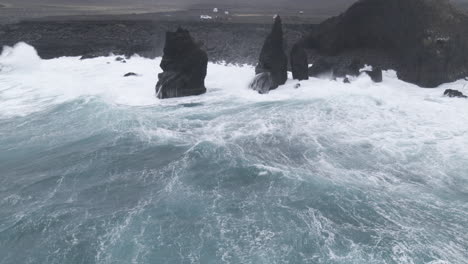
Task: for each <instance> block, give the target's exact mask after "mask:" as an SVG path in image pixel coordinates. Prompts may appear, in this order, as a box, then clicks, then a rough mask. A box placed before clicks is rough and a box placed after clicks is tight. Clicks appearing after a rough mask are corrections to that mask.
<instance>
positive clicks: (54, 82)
mask: <svg viewBox="0 0 468 264" xmlns="http://www.w3.org/2000/svg"><path fill="white" fill-rule="evenodd" d="M116 57H117V56H114V55H111V56H109V57H101V58H95V59H89V60H80V59H79V58H76V57H75V58H57V59H53V60H41V59H40V58H39V56H38V55H37V53H36V52H35V50H34V48H32V47H30V46H28V45H26V44H24V43H20V44H18V45H16V46H15V47H12V48H6V49H4V52H3V54H2V55H1V56H0V65H1V72H0V110H1V111H0V135H1V137H0V146H1V149H0V168H1V177H0V263H34V262H42V263H80V262H86V263H115V262H122V263H123V262H125V263H465V262H466V259H468V255H467V253H466V247H467V245H468V238H467V237H466V235H464V234H465V233H466V230H467V229H468V224H467V222H466V219H468V207H467V205H468V189H467V186H468V185H467V183H468V178H467V175H468V159H467V157H468V137H467V135H468V122H467V116H468V101H467V100H463V99H453V98H446V97H443V96H442V94H443V91H444V90H445V89H449V88H450V89H457V90H461V91H463V92H464V93H468V86H466V84H467V83H468V82H467V81H465V80H460V81H457V82H454V83H450V84H445V85H442V86H441V87H439V88H436V89H421V88H419V87H416V86H415V85H412V84H408V83H405V82H402V81H400V80H398V79H397V78H396V74H395V72H392V71H387V72H384V82H383V83H380V84H375V83H373V82H372V81H371V80H370V78H369V77H367V76H365V75H363V76H361V77H359V78H357V79H356V80H354V81H353V82H352V84H344V83H342V82H340V81H330V80H322V79H310V80H308V81H302V82H300V83H301V87H300V88H298V89H295V88H294V87H295V86H296V84H297V83H298V82H297V81H293V80H289V81H288V82H287V83H286V84H285V85H284V86H281V87H279V88H278V89H277V90H274V91H272V92H270V93H269V94H268V95H260V94H257V93H256V92H254V91H251V90H249V89H248V88H247V87H248V83H249V82H250V80H251V79H252V78H253V77H254V68H253V67H251V66H234V65H223V64H213V63H210V64H209V67H208V76H207V80H206V86H207V88H208V93H206V94H204V95H202V96H197V97H187V98H177V99H169V100H158V99H156V98H155V96H154V85H155V83H156V81H157V80H156V79H157V74H158V73H159V71H160V70H159V67H158V64H159V59H155V60H150V59H145V58H141V57H138V56H135V57H132V58H130V59H128V60H127V63H121V62H117V61H116V60H115V59H116ZM128 72H134V73H137V74H138V75H139V76H136V77H127V78H124V77H123V75H124V74H126V73H128Z"/></svg>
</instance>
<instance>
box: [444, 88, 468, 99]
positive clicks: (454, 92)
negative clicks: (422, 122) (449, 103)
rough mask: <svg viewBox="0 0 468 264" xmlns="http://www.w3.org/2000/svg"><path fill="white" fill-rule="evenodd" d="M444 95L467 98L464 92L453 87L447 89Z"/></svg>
mask: <svg viewBox="0 0 468 264" xmlns="http://www.w3.org/2000/svg"><path fill="white" fill-rule="evenodd" d="M444 95H445V96H448V97H458V98H467V96H466V95H464V94H463V93H462V92H460V91H457V90H452V89H447V90H445V92H444Z"/></svg>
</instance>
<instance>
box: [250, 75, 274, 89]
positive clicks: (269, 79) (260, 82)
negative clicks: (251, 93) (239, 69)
mask: <svg viewBox="0 0 468 264" xmlns="http://www.w3.org/2000/svg"><path fill="white" fill-rule="evenodd" d="M274 86H275V81H274V80H273V75H272V74H271V72H262V73H260V74H257V75H256V76H255V78H254V79H253V81H252V82H251V83H250V88H251V89H252V90H255V91H257V92H258V93H260V94H267V93H268V92H269V91H270V90H271V87H274Z"/></svg>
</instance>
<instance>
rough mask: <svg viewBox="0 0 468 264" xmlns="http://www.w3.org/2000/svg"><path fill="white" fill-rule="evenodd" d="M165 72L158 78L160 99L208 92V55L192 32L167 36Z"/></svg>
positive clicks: (180, 32) (163, 68)
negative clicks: (206, 83) (206, 79)
mask: <svg viewBox="0 0 468 264" xmlns="http://www.w3.org/2000/svg"><path fill="white" fill-rule="evenodd" d="M160 66H161V69H162V70H163V72H162V73H160V74H159V75H158V77H159V80H158V83H157V85H156V96H157V97H158V98H160V99H166V98H173V97H183V96H191V95H200V94H204V93H205V92H206V88H205V77H206V71H207V66H208V56H207V54H206V52H205V51H203V50H202V49H200V47H199V46H198V45H197V44H196V43H195V41H194V40H193V38H192V37H191V36H190V33H189V31H188V30H185V29H182V28H178V29H177V31H176V32H167V33H166V43H165V46H164V56H163V58H162V61H161V65H160Z"/></svg>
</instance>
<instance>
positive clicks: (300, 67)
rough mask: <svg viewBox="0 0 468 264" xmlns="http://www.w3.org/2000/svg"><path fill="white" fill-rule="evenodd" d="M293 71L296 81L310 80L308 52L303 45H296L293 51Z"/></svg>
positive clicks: (291, 57) (291, 58)
mask: <svg viewBox="0 0 468 264" xmlns="http://www.w3.org/2000/svg"><path fill="white" fill-rule="evenodd" d="M290 60H291V70H292V75H293V79H294V80H299V81H302V80H308V79H309V69H308V68H309V63H308V61H307V52H306V50H305V49H304V46H303V43H302V42H299V43H296V44H295V45H294V46H293V47H292V50H291V56H290Z"/></svg>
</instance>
